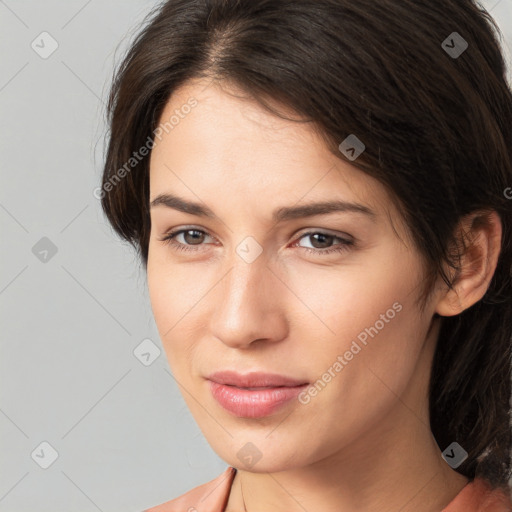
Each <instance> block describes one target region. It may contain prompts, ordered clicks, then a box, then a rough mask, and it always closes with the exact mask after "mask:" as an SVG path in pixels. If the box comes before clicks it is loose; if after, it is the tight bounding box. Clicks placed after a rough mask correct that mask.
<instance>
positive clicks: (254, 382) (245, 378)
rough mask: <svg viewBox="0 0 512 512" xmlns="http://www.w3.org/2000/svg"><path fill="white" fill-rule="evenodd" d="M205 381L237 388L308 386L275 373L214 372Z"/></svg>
mask: <svg viewBox="0 0 512 512" xmlns="http://www.w3.org/2000/svg"><path fill="white" fill-rule="evenodd" d="M207 379H208V380H211V381H213V382H216V383H218V384H226V385H229V386H236V387H239V388H252V387H280V386H286V387H294V386H301V385H304V384H308V382H306V381H304V380H298V379H293V378H291V377H286V376H284V375H278V374H275V373H263V372H251V373H246V374H245V375H241V374H239V373H236V372H234V371H230V370H227V371H220V372H214V373H212V374H211V375H209V376H208V377H207Z"/></svg>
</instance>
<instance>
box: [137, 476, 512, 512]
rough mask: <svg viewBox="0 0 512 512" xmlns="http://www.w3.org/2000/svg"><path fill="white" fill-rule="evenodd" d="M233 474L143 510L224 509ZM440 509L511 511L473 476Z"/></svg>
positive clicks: (495, 492) (498, 493)
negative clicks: (471, 479) (445, 505)
mask: <svg viewBox="0 0 512 512" xmlns="http://www.w3.org/2000/svg"><path fill="white" fill-rule="evenodd" d="M235 474H236V468H233V467H228V468H227V469H226V470H225V471H224V472H223V473H221V474H220V475H219V476H218V477H217V478H214V479H213V480H211V481H210V482H207V483H205V484H202V485H199V486H198V487H195V488H194V489H191V490H190V491H188V492H186V493H185V494H182V495H181V496H179V497H178V498H175V499H174V500H171V501H168V502H166V503H162V504H161V505H157V506H156V507H153V508H150V509H147V510H145V511H144V512H224V511H225V509H226V505H227V503H228V498H229V493H230V491H231V485H232V483H233V479H234V477H235ZM440 512H512V502H511V501H510V498H509V497H507V495H506V493H505V492H504V491H502V490H500V489H492V488H491V487H490V486H489V484H488V483H487V481H486V480H483V479H481V478H475V479H474V480H473V481H472V482H469V483H468V484H467V485H466V486H465V487H464V488H463V489H462V490H461V491H460V492H459V494H457V496H455V498H453V500H452V501H451V502H450V503H449V504H448V506H447V507H445V508H444V509H443V510H441V511H440Z"/></svg>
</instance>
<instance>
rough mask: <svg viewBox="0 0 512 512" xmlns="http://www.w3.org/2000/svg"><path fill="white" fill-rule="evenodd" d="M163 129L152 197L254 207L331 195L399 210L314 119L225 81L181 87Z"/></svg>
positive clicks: (157, 146) (167, 111)
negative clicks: (235, 201)
mask: <svg viewBox="0 0 512 512" xmlns="http://www.w3.org/2000/svg"><path fill="white" fill-rule="evenodd" d="M191 105H193V106H191ZM278 109H279V110H280V111H282V112H283V113H284V114H285V115H287V116H289V117H291V118H292V119H298V116H297V114H296V113H293V112H292V111H290V110H286V109H285V108H283V107H282V106H278ZM159 127H160V128H162V129H161V130H160V132H159V134H160V137H157V138H155V146H154V148H153V150H152V153H151V160H150V189H151V197H152V198H154V197H155V196H156V195H158V194H162V193H165V192H170V191H173V192H178V193H179V195H181V196H183V197H187V198H189V199H190V200H194V201H197V199H198V198H199V199H204V200H205V201H206V202H208V203H210V202H211V201H212V200H213V202H214V203H215V201H216V200H217V199H220V200H221V201H222V202H225V201H226V199H227V198H228V199H232V198H233V197H234V196H237V197H238V198H243V201H241V202H240V206H241V207H242V208H246V209H248V208H252V209H253V210H254V211H255V212H256V211H258V210H262V209H273V208H274V207H275V206H279V205H282V204H283V203H290V204H291V203H297V202H298V201H305V202H309V201H316V200H325V199H340V200H345V201H352V202H353V201H356V200H357V201H358V202H359V203H364V204H365V205H368V207H370V208H371V209H372V210H374V211H377V212H380V215H383V216H384V215H386V213H390V212H391V210H392V209H393V205H392V204H391V201H390V198H389V196H388V194H387V193H386V190H385V189H384V187H383V186H382V185H381V184H380V183H378V182H377V181H376V180H375V179H373V178H371V177H370V176H368V175H366V174H365V173H363V172H362V171H361V170H359V169H357V168H356V167H354V166H352V165H350V164H349V163H348V162H347V161H346V160H344V157H342V156H341V155H340V157H337V156H335V155H333V154H332V153H331V152H330V151H329V149H328V148H327V146H326V145H325V142H324V141H323V139H322V138H321V137H320V135H319V134H318V133H317V132H316V131H315V129H314V127H313V125H312V124H311V123H305V122H295V121H290V120H288V119H281V118H279V117H277V116H275V115H273V114H272V113H271V112H268V111H267V110H265V109H264V108H263V107H262V106H261V105H259V104H258V103H256V102H255V101H254V100H252V99H251V98H249V97H247V95H246V94H244V93H243V92H241V91H240V90H238V89H235V88H233V87H227V86H226V85H225V84H222V85H221V84H218V83H215V84H208V83H207V82H204V81H193V82H188V83H186V84H185V85H184V86H182V87H180V88H178V89H177V90H176V91H175V92H174V93H173V94H172V96H171V98H170V99H169V101H168V102H167V104H166V106H165V108H164V111H163V112H162V115H161V118H160V120H159Z"/></svg>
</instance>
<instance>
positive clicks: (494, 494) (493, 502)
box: [442, 478, 512, 512]
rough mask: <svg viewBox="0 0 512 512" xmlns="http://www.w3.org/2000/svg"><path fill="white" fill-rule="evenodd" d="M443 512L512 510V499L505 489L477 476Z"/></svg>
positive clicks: (496, 511)
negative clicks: (493, 485)
mask: <svg viewBox="0 0 512 512" xmlns="http://www.w3.org/2000/svg"><path fill="white" fill-rule="evenodd" d="M442 512H512V501H511V498H510V493H509V492H507V491H506V490H505V489H502V488H495V487H492V486H491V485H490V484H489V482H487V480H485V479H483V478H475V479H474V480H473V481H472V482H470V483H468V484H467V485H466V486H465V487H464V488H463V489H462V490H461V491H460V493H459V494H457V496H456V497H455V498H454V499H453V501H452V502H451V503H450V504H449V505H448V507H446V508H445V509H443V511H442Z"/></svg>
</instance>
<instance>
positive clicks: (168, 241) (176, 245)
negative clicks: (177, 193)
mask: <svg viewBox="0 0 512 512" xmlns="http://www.w3.org/2000/svg"><path fill="white" fill-rule="evenodd" d="M187 231H197V232H198V233H203V234H205V235H208V233H207V232H206V231H203V230H201V229H196V228H187V229H179V230H176V231H171V232H169V233H167V234H166V235H165V236H164V237H163V238H160V239H159V240H160V241H161V242H163V243H164V244H165V245H169V246H171V247H172V248H173V249H174V250H177V251H194V252H196V251H198V250H199V249H196V248H192V247H193V246H190V245H186V244H182V243H181V242H176V241H175V240H174V239H175V238H176V236H178V235H179V234H181V233H186V232H187ZM311 235H326V236H330V237H333V239H334V240H338V241H340V242H341V243H339V244H337V245H335V246H334V247H333V248H327V249H312V248H310V247H302V246H298V247H299V248H300V249H303V250H305V251H306V252H307V253H308V254H313V255H315V256H324V255H327V254H331V253H335V252H336V253H343V252H344V251H347V250H349V249H350V248H351V247H353V246H354V245H355V243H354V241H353V240H347V239H345V238H341V237H339V236H336V235H331V234H330V233H325V232H323V231H308V232H307V233H303V234H302V235H301V236H300V237H299V240H301V239H302V238H304V237H307V236H311ZM209 236H211V235H209ZM201 245H202V244H199V245H198V246H197V247H200V246H201ZM295 246H296V244H294V245H293V247H295Z"/></svg>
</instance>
